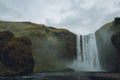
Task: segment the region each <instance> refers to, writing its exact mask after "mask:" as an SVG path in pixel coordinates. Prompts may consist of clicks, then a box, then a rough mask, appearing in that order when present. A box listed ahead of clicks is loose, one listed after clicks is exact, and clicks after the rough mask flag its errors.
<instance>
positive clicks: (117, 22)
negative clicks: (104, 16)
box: [115, 17, 120, 25]
mask: <svg viewBox="0 0 120 80" xmlns="http://www.w3.org/2000/svg"><path fill="white" fill-rule="evenodd" d="M119 24H120V17H116V18H115V25H119Z"/></svg>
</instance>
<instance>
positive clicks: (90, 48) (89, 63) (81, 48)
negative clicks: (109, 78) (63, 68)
mask: <svg viewBox="0 0 120 80" xmlns="http://www.w3.org/2000/svg"><path fill="white" fill-rule="evenodd" d="M76 42H77V46H76V47H77V59H76V60H75V61H74V62H73V64H72V65H71V68H73V69H74V70H75V71H101V67H100V62H99V55H98V49H97V44H96V38H95V34H94V33H91V34H89V35H82V36H81V37H80V36H79V35H77V41H76Z"/></svg>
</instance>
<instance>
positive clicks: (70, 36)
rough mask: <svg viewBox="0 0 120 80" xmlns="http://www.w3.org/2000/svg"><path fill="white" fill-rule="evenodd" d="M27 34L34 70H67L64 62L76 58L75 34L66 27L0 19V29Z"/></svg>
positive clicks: (21, 34) (22, 34) (20, 34)
mask: <svg viewBox="0 0 120 80" xmlns="http://www.w3.org/2000/svg"><path fill="white" fill-rule="evenodd" d="M6 30H7V31H11V32H12V33H13V34H15V36H17V37H19V36H27V37H28V38H30V39H31V41H32V52H33V58H34V61H35V65H34V67H33V68H34V70H33V71H34V72H41V71H61V70H67V68H66V63H68V62H71V61H73V60H74V59H75V58H76V36H75V34H74V33H72V32H70V31H68V30H66V29H56V28H53V27H47V26H45V25H42V24H34V23H31V22H4V21H0V31H6Z"/></svg>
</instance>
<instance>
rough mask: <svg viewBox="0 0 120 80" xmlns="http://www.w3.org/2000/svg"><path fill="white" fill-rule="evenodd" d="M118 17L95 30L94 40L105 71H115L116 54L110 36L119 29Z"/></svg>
mask: <svg viewBox="0 0 120 80" xmlns="http://www.w3.org/2000/svg"><path fill="white" fill-rule="evenodd" d="M119 23H120V19H119V18H115V20H114V21H113V22H110V23H108V24H106V25H104V26H102V27H101V28H100V29H99V30H97V31H96V41H97V46H98V52H99V57H100V62H101V65H102V67H103V68H104V69H105V70H107V71H116V67H117V64H118V63H117V60H118V55H117V51H116V48H115V47H114V45H113V44H112V42H111V37H112V36H113V35H114V34H115V33H117V32H119V31H120V24H119Z"/></svg>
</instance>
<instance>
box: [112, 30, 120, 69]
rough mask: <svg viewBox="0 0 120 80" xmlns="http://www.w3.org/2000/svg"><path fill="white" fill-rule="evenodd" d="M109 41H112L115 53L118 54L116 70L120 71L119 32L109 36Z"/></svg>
mask: <svg viewBox="0 0 120 80" xmlns="http://www.w3.org/2000/svg"><path fill="white" fill-rule="evenodd" d="M111 41H112V43H113V44H114V46H115V47H116V50H117V53H118V54H117V55H118V60H117V62H118V64H117V71H120V32H119V33H116V34H114V35H113V36H112V37H111Z"/></svg>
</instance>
